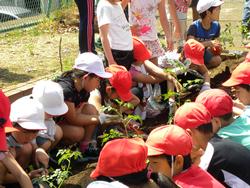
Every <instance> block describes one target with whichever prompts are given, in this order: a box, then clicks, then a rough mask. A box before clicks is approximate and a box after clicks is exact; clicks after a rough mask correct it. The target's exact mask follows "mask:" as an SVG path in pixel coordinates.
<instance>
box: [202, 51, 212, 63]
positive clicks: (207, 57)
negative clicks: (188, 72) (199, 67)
mask: <svg viewBox="0 0 250 188" xmlns="http://www.w3.org/2000/svg"><path fill="white" fill-rule="evenodd" d="M212 58H213V54H212V53H211V52H210V51H209V50H208V49H205V53H204V63H205V65H206V66H207V65H209V62H210V61H211V59H212Z"/></svg>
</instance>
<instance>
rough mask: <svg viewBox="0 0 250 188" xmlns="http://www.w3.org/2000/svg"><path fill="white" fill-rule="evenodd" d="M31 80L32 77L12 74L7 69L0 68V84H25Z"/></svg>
mask: <svg viewBox="0 0 250 188" xmlns="http://www.w3.org/2000/svg"><path fill="white" fill-rule="evenodd" d="M31 78H33V76H30V75H27V73H26V74H18V73H14V72H10V71H9V70H8V69H6V68H4V69H3V68H0V82H4V83H6V82H7V83H12V82H16V81H18V82H26V81H28V80H30V79H31Z"/></svg>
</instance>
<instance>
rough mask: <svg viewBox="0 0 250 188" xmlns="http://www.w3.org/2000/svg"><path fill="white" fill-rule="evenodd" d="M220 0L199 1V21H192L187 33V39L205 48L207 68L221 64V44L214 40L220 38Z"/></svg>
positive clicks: (221, 2)
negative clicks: (199, 43) (193, 40)
mask: <svg viewBox="0 0 250 188" xmlns="http://www.w3.org/2000/svg"><path fill="white" fill-rule="evenodd" d="M223 3H224V2H223V1H220V0H206V1H202V0H200V1H199V2H198V4H197V11H198V13H199V14H200V17H201V19H199V20H196V21H194V22H193V23H192V24H191V25H190V27H189V29H188V32H187V38H188V39H195V40H197V41H198V42H201V43H202V45H203V46H204V47H205V52H204V57H203V58H204V61H205V65H206V66H207V67H208V68H213V67H217V66H219V65H220V63H221V57H220V52H221V44H220V43H219V42H218V41H217V40H216V39H217V38H218V37H219V36H220V24H219V22H218V20H219V14H220V7H221V5H222V4H223Z"/></svg>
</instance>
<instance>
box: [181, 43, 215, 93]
mask: <svg viewBox="0 0 250 188" xmlns="http://www.w3.org/2000/svg"><path fill="white" fill-rule="evenodd" d="M205 51H206V50H205V48H204V46H203V45H202V44H201V43H199V42H197V41H196V40H194V39H189V40H188V41H187V42H186V43H185V45H184V49H183V52H184V58H189V59H190V60H191V65H190V67H189V68H190V69H193V70H196V71H197V72H199V73H200V74H201V75H202V76H203V78H204V82H203V85H202V88H201V90H200V92H203V91H205V90H208V89H210V76H209V72H208V69H207V67H206V63H205V61H204V58H203V57H204V56H205V53H206V52H205Z"/></svg>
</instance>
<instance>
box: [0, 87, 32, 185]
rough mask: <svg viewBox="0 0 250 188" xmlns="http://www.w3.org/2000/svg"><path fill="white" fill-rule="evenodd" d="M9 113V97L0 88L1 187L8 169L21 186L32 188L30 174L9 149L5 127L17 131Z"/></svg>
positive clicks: (10, 130)
mask: <svg viewBox="0 0 250 188" xmlns="http://www.w3.org/2000/svg"><path fill="white" fill-rule="evenodd" d="M9 114H10V102H9V99H8V98H7V97H6V96H5V95H4V93H3V92H2V90H0V187H4V186H2V185H3V183H4V181H5V173H6V171H8V172H9V173H11V174H12V175H13V176H14V177H16V181H17V182H18V183H19V184H20V186H21V187H25V188H26V187H27V188H32V187H33V186H32V183H31V180H30V178H29V176H28V174H26V172H25V171H24V170H23V168H22V167H21V166H20V165H19V164H18V163H17V161H16V160H15V158H14V157H13V155H12V154H11V153H10V152H9V151H8V146H7V142H6V137H5V130H4V129H8V131H9V132H12V131H17V130H16V129H13V127H12V124H11V121H10V119H9ZM7 127H8V128H7Z"/></svg>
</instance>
